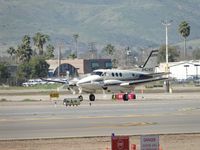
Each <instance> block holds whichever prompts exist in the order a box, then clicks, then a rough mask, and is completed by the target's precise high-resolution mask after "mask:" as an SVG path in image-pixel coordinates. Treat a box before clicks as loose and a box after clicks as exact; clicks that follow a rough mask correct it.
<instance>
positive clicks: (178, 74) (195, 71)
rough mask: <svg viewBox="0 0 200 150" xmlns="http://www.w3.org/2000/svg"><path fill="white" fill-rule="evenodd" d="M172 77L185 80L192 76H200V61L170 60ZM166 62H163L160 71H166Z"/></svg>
mask: <svg viewBox="0 0 200 150" xmlns="http://www.w3.org/2000/svg"><path fill="white" fill-rule="evenodd" d="M168 66H169V71H170V73H171V74H170V77H172V78H175V79H178V80H183V79H187V78H191V77H196V76H200V61H199V60H195V61H194V60H190V61H180V62H169V64H168ZM165 68H166V64H165V63H161V64H160V66H159V68H158V72H165Z"/></svg>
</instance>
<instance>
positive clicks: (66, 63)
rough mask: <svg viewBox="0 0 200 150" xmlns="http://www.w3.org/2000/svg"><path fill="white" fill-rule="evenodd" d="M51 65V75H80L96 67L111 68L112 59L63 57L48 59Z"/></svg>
mask: <svg viewBox="0 0 200 150" xmlns="http://www.w3.org/2000/svg"><path fill="white" fill-rule="evenodd" d="M46 61H47V63H48V64H49V65H50V67H49V77H58V75H59V76H69V77H74V76H80V75H83V74H87V73H91V72H92V71H93V70H95V69H111V68H112V62H111V59H63V60H57V59H52V60H46Z"/></svg>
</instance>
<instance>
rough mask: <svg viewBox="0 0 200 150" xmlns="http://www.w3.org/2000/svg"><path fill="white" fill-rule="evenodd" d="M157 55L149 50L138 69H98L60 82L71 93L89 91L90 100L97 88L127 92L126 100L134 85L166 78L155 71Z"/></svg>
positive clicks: (154, 51)
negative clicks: (86, 74) (84, 75)
mask: <svg viewBox="0 0 200 150" xmlns="http://www.w3.org/2000/svg"><path fill="white" fill-rule="evenodd" d="M157 56H158V50H153V51H151V53H150V55H149V57H148V58H147V60H146V62H145V63H144V65H143V66H140V71H131V70H119V69H98V70H94V71H93V72H92V73H91V74H89V75H88V76H86V77H83V78H82V79H80V80H76V81H73V80H71V81H69V82H60V83H63V84H66V86H67V87H68V89H69V90H71V91H72V92H73V93H75V92H76V90H78V91H79V94H81V93H82V92H86V93H90V94H89V100H90V101H95V95H94V93H95V92H96V91H97V90H103V91H104V92H105V91H108V92H113V93H114V92H125V93H127V94H125V95H124V96H123V99H124V100H128V93H130V92H132V91H133V90H134V89H135V87H136V86H138V85H141V84H146V83H149V82H154V81H159V80H166V79H167V78H166V77H163V75H166V73H155V67H156V66H157V65H158V63H157ZM51 82H52V80H51ZM55 82H56V81H55ZM79 98H82V95H80V96H79Z"/></svg>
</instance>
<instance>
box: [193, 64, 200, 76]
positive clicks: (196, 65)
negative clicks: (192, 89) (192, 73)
mask: <svg viewBox="0 0 200 150" xmlns="http://www.w3.org/2000/svg"><path fill="white" fill-rule="evenodd" d="M194 66H195V67H196V79H198V78H199V77H198V76H199V75H198V66H200V65H199V64H194Z"/></svg>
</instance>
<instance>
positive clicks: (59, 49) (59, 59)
mask: <svg viewBox="0 0 200 150" xmlns="http://www.w3.org/2000/svg"><path fill="white" fill-rule="evenodd" d="M60 53H61V45H59V48H58V78H59V77H60V64H61V58H60Z"/></svg>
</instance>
